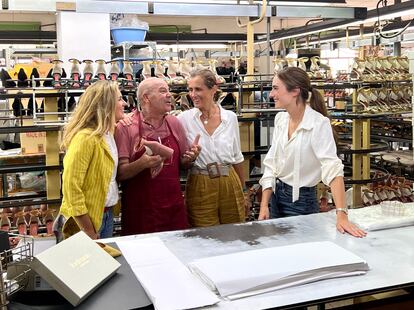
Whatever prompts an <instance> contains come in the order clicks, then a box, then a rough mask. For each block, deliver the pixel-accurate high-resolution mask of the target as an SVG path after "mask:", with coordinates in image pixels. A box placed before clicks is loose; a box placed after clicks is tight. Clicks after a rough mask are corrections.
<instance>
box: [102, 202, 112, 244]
mask: <svg viewBox="0 0 414 310" xmlns="http://www.w3.org/2000/svg"><path fill="white" fill-rule="evenodd" d="M113 231H114V215H113V212H112V208H110V209H108V210H107V211H106V212H104V215H103V218H102V226H101V228H100V229H99V238H100V239H102V238H111V237H112V235H113Z"/></svg>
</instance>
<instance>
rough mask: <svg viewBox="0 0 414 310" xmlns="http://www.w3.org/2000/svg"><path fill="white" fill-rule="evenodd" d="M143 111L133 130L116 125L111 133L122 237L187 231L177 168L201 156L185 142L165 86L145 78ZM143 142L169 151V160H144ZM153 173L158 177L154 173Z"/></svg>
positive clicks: (137, 115)
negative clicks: (116, 163)
mask: <svg viewBox="0 0 414 310" xmlns="http://www.w3.org/2000/svg"><path fill="white" fill-rule="evenodd" d="M137 96H138V101H139V103H140V106H141V111H138V110H137V111H135V112H134V114H133V116H132V119H131V123H132V124H131V125H126V124H121V123H119V124H118V125H117V128H116V132H115V141H116V145H117V148H118V157H119V166H118V175H117V179H118V181H120V182H121V184H122V234H123V235H131V234H141V233H151V232H159V231H168V230H177V229H185V228H187V227H188V220H187V212H186V209H185V205H184V200H183V195H182V192H181V185H180V167H189V166H190V164H191V163H192V162H193V161H194V160H195V159H196V157H197V156H198V154H199V152H200V147H199V146H198V145H192V146H191V148H190V146H189V145H188V143H187V139H186V133H185V130H184V128H183V127H182V126H181V124H180V122H179V121H178V120H177V119H176V117H175V116H172V115H168V114H167V113H168V112H170V111H171V106H172V104H171V100H172V96H171V93H170V92H169V88H168V85H167V83H166V82H165V81H164V80H162V79H158V78H149V79H146V80H144V81H143V82H141V83H140V85H139V87H138V91H137ZM142 139H144V140H146V141H157V142H159V143H161V144H162V145H164V146H167V147H169V148H171V149H172V150H173V151H174V152H173V155H172V157H171V158H169V159H166V160H164V159H163V158H162V157H161V156H159V155H154V154H153V155H148V153H146V152H145V148H143V147H140V146H141V145H142V141H143V140H142ZM154 171H156V173H154Z"/></svg>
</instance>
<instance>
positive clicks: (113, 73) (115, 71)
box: [108, 60, 121, 81]
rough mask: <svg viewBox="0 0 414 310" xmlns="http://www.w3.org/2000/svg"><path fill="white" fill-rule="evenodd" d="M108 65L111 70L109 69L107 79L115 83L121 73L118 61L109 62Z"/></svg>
mask: <svg viewBox="0 0 414 310" xmlns="http://www.w3.org/2000/svg"><path fill="white" fill-rule="evenodd" d="M108 63H109V62H108ZM110 63H111V69H109V77H110V79H111V81H116V80H118V76H119V73H120V72H121V69H119V64H118V60H111V61H110Z"/></svg>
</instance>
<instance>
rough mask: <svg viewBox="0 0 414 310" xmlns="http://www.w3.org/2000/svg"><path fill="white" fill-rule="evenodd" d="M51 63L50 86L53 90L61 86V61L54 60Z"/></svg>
mask: <svg viewBox="0 0 414 310" xmlns="http://www.w3.org/2000/svg"><path fill="white" fill-rule="evenodd" d="M52 63H53V68H52V77H53V82H52V85H53V87H54V88H61V87H62V86H63V85H62V80H61V79H62V74H63V70H62V63H63V61H62V60H59V59H55V60H53V61H52Z"/></svg>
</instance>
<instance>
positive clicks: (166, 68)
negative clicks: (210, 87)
mask: <svg viewBox="0 0 414 310" xmlns="http://www.w3.org/2000/svg"><path fill="white" fill-rule="evenodd" d="M206 61H207V63H206ZM206 61H204V60H195V61H190V60H187V59H180V61H178V62H177V61H173V60H168V61H163V60H150V61H143V62H142V65H143V68H142V73H141V74H142V77H143V78H144V79H146V78H149V77H158V78H162V79H164V80H165V81H166V82H167V83H168V84H169V85H186V84H187V80H188V79H189V78H190V73H191V71H193V70H197V69H209V70H211V71H212V72H213V73H214V74H215V75H216V80H217V83H218V84H220V83H225V82H226V80H225V79H224V78H223V77H222V76H220V75H219V74H218V73H217V60H216V59H211V58H208V59H207V60H206Z"/></svg>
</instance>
